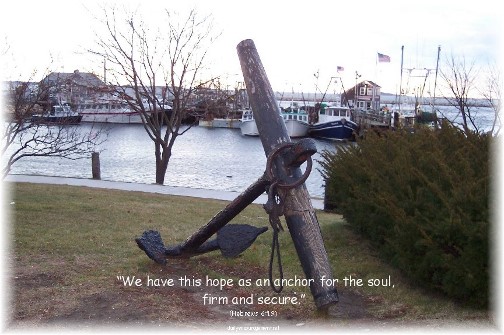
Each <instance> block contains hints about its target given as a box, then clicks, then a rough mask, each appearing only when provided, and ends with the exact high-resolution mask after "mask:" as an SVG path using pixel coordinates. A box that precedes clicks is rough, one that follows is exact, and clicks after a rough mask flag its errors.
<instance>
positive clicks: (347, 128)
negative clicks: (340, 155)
mask: <svg viewBox="0 0 504 335" xmlns="http://www.w3.org/2000/svg"><path fill="white" fill-rule="evenodd" d="M358 128H359V126H358V125H357V123H355V122H354V121H352V111H351V109H350V108H349V107H344V106H327V105H326V104H325V103H322V104H319V108H318V113H317V115H316V117H315V120H314V122H312V123H311V124H310V129H309V132H308V133H309V135H310V136H312V137H316V138H321V139H326V140H333V141H346V140H351V139H353V138H355V134H356V133H357V132H358Z"/></svg>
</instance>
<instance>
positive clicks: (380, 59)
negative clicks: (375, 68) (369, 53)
mask: <svg viewBox="0 0 504 335" xmlns="http://www.w3.org/2000/svg"><path fill="white" fill-rule="evenodd" d="M378 62H380V63H390V57H389V56H387V55H384V54H381V53H379V52H378Z"/></svg>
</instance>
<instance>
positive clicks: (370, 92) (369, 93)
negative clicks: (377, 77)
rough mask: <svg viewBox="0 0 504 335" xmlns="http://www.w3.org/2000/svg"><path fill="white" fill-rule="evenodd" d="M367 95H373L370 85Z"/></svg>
mask: <svg viewBox="0 0 504 335" xmlns="http://www.w3.org/2000/svg"><path fill="white" fill-rule="evenodd" d="M367 95H373V88H372V87H368V89H367Z"/></svg>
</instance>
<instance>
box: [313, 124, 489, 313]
mask: <svg viewBox="0 0 504 335" xmlns="http://www.w3.org/2000/svg"><path fill="white" fill-rule="evenodd" d="M490 141H491V136H488V135H481V134H475V133H470V134H465V133H464V132H462V131H461V130H459V129H457V128H456V127H453V126H451V125H449V124H443V125H442V126H441V128H440V129H437V130H432V129H427V128H418V129H416V130H415V132H414V133H409V132H407V131H405V130H397V131H390V132H387V133H381V134H376V133H373V132H371V133H369V134H367V136H366V138H365V139H363V140H359V141H358V142H357V144H355V145H348V146H345V147H343V148H338V150H337V151H336V152H329V151H324V152H323V153H322V161H321V162H320V163H321V166H322V168H321V170H322V171H321V172H322V174H323V176H324V179H325V182H326V201H327V202H328V203H331V204H332V205H333V207H335V210H336V211H337V212H339V213H341V214H343V216H344V218H345V219H346V221H347V222H348V224H349V225H350V226H351V227H352V228H354V229H355V230H356V231H357V232H359V233H360V234H362V235H364V236H366V237H367V238H368V239H369V240H371V242H372V243H373V244H374V245H375V246H376V247H377V249H378V250H379V252H380V254H381V255H382V256H383V257H384V258H385V259H386V260H387V261H389V262H390V263H391V264H393V265H394V266H396V267H398V268H399V269H400V270H402V271H403V273H405V274H406V275H407V276H408V277H409V278H410V279H411V280H412V281H413V282H416V283H418V284H419V285H421V286H423V287H427V288H431V289H435V290H438V291H441V292H444V293H445V294H446V295H448V296H450V297H453V298H455V299H456V300H458V301H462V302H464V303H467V304H470V305H473V306H478V307H486V306H487V304H488V287H489V250H488V238H489V237H488V232H489V186H490V185H489V183H490V175H489V173H490V172H489V155H490V151H489V147H490Z"/></svg>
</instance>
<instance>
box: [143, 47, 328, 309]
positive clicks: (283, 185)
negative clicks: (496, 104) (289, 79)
mask: <svg viewBox="0 0 504 335" xmlns="http://www.w3.org/2000/svg"><path fill="white" fill-rule="evenodd" d="M237 51H238V57H239V59H240V65H241V68H242V72H243V76H244V79H245V84H246V87H247V93H248V96H249V100H250V105H251V107H252V111H253V113H254V119H255V120H256V123H257V128H258V130H259V136H260V138H261V142H262V145H263V148H264V152H265V154H266V157H267V161H266V168H265V172H264V174H263V175H262V176H261V177H260V178H259V179H257V181H255V182H254V183H253V184H251V185H250V186H249V187H248V188H247V189H246V190H245V191H244V192H243V193H241V194H240V195H239V196H238V197H237V198H236V199H234V200H233V201H232V202H230V203H229V204H228V205H227V206H226V207H225V208H224V209H222V210H221V211H220V212H219V213H217V214H216V215H215V216H214V217H213V218H212V219H211V220H210V221H209V222H208V223H207V224H206V225H204V226H203V227H201V228H200V229H199V230H198V231H196V232H195V233H194V234H192V235H191V236H189V237H188V238H187V239H186V240H185V241H184V242H183V243H181V244H178V245H175V246H165V245H164V243H163V240H162V238H161V235H160V234H159V232H157V231H154V230H148V231H145V232H144V233H143V234H142V236H141V237H138V238H136V239H135V241H136V243H137V245H138V246H139V248H140V249H142V250H143V251H144V252H145V253H146V254H147V256H148V257H149V258H151V259H152V260H154V261H155V262H156V263H159V264H166V263H167V259H168V258H176V257H192V256H195V255H199V254H203V253H206V252H210V251H215V250H220V251H221V253H222V255H223V256H224V257H236V256H238V255H240V254H241V253H242V252H244V251H245V250H246V249H247V248H248V247H250V246H251V245H252V243H253V242H254V241H255V240H256V238H257V237H258V236H259V235H260V234H263V233H264V232H266V231H267V230H268V228H267V227H261V228H257V227H254V226H251V225H245V224H228V223H229V222H230V221H231V220H232V219H233V218H234V217H236V215H238V214H239V213H240V212H241V211H242V210H244V209H245V208H246V207H247V206H248V205H249V204H251V203H252V202H253V201H254V200H256V199H257V198H258V197H259V196H260V195H261V194H263V193H264V192H265V191H266V192H267V193H268V201H267V202H266V204H264V209H265V211H266V212H267V213H268V214H269V221H270V225H271V227H272V230H273V243H272V252H271V258H270V269H269V270H270V271H269V272H270V279H271V276H272V265H273V261H274V255H275V254H276V255H277V258H278V261H277V262H278V264H279V270H280V276H283V274H282V268H281V258H280V246H279V243H278V234H279V232H281V231H283V227H282V225H281V222H280V217H281V216H284V218H285V221H286V223H287V227H288V230H289V232H290V235H291V237H292V240H293V242H294V246H295V248H296V252H297V254H298V257H299V259H300V262H301V265H302V268H303V271H304V273H305V275H306V277H307V278H308V279H314V280H313V281H310V282H311V285H310V290H311V293H312V296H313V299H314V301H315V304H316V306H317V308H318V309H319V310H327V308H328V307H329V306H331V305H333V304H335V303H336V302H338V293H337V291H336V288H335V287H334V286H333V285H327V284H326V283H332V282H334V281H333V280H332V272H331V268H330V265H329V260H328V257H327V253H326V251H325V247H324V242H323V239H322V235H321V231H320V226H319V224H318V220H317V217H316V214H315V210H314V209H313V206H312V204H311V201H310V197H309V194H308V191H307V189H306V186H305V183H304V182H305V180H306V179H307V178H308V176H309V174H310V172H311V169H312V158H311V157H312V155H313V154H315V153H316V152H317V148H316V145H315V142H314V141H313V140H312V139H309V138H305V139H301V140H299V141H298V142H295V143H294V142H291V139H290V137H289V136H288V134H287V129H286V128H285V123H284V121H283V119H282V117H281V115H280V113H279V107H278V103H277V101H276V99H275V96H274V93H273V90H272V89H271V85H270V84H269V81H268V78H267V76H266V72H265V70H264V68H263V66H262V63H261V60H260V58H259V54H258V53H257V50H256V48H255V45H254V42H253V41H252V40H244V41H242V42H240V43H239V44H238V46H237ZM304 163H306V168H305V171H304V172H302V171H301V166H302V165H303V164H304ZM214 234H216V235H217V236H216V238H214V239H212V240H210V238H211V237H212V236H213V235H214ZM270 282H273V281H271V280H270ZM272 288H273V290H274V291H275V292H280V291H281V289H282V287H280V288H276V287H274V286H272Z"/></svg>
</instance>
